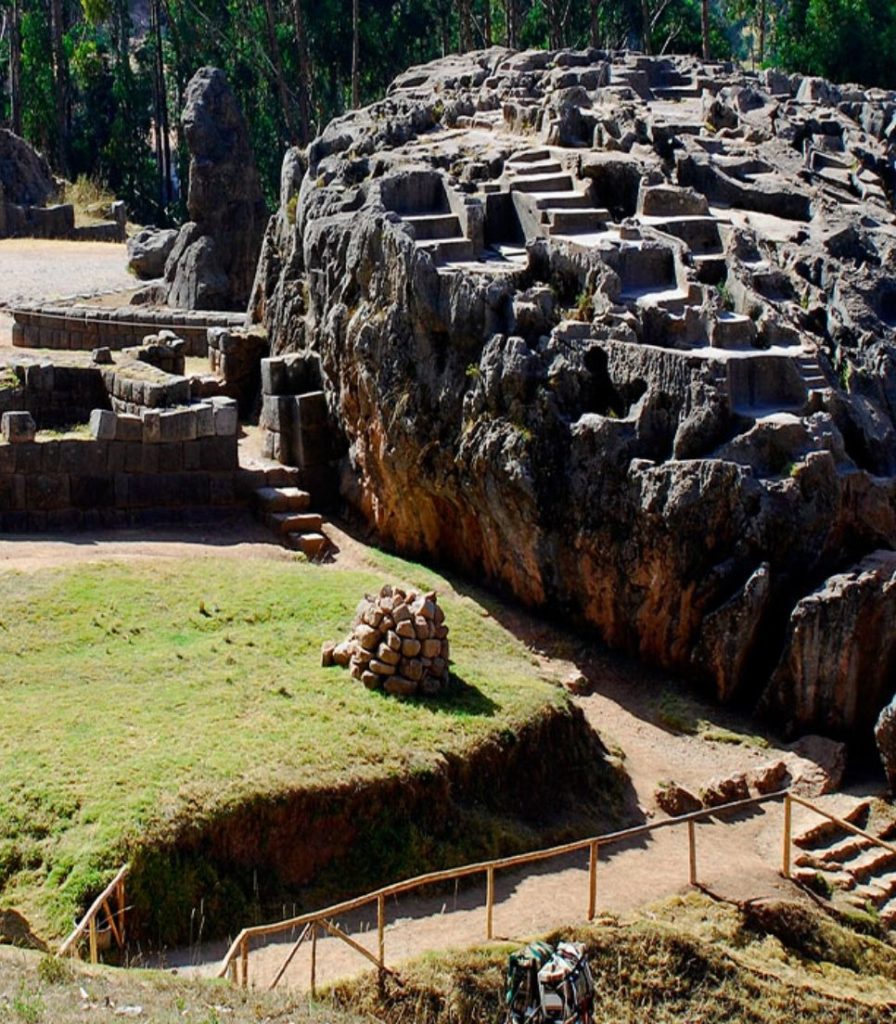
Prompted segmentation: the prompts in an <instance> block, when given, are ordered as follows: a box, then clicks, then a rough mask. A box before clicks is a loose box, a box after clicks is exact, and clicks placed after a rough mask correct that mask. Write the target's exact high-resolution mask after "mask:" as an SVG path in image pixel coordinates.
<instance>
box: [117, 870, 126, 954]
mask: <svg viewBox="0 0 896 1024" xmlns="http://www.w3.org/2000/svg"><path fill="white" fill-rule="evenodd" d="M124 912H125V891H124V879H123V878H122V880H121V881H120V882H119V883H118V935H119V937H120V939H121V948H122V949H124V944H125V931H124Z"/></svg>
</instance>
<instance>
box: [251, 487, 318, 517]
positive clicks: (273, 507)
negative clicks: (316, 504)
mask: <svg viewBox="0 0 896 1024" xmlns="http://www.w3.org/2000/svg"><path fill="white" fill-rule="evenodd" d="M255 501H256V504H257V505H258V508H259V511H261V512H263V513H272V512H304V511H305V510H306V509H307V508H308V506H309V505H310V504H311V495H310V494H309V493H308V492H307V491H303V490H301V489H300V488H298V487H259V488H258V490H257V491H256V492H255Z"/></svg>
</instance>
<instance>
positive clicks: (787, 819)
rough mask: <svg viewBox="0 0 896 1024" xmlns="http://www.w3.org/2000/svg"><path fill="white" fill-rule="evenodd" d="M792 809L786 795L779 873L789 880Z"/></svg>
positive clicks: (788, 795)
mask: <svg viewBox="0 0 896 1024" xmlns="http://www.w3.org/2000/svg"><path fill="white" fill-rule="evenodd" d="M792 808H793V804H792V803H791V800H790V794H789V793H788V794H787V795H786V796H785V797H784V860H783V864H782V865H781V873H782V874H783V875H784V877H785V878H790V843H791V829H792V827H793V821H792Z"/></svg>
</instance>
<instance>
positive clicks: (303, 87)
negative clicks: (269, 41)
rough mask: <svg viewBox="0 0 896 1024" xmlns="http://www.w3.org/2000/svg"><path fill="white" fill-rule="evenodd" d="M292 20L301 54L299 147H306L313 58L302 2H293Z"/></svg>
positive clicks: (309, 132)
mask: <svg viewBox="0 0 896 1024" xmlns="http://www.w3.org/2000/svg"><path fill="white" fill-rule="evenodd" d="M292 18H293V23H294V25H295V30H296V47H297V48H298V52H299V119H300V120H301V122H302V123H301V125H300V126H299V145H300V146H305V145H307V143H308V141H309V139H310V138H311V58H310V57H309V55H308V36H307V35H306V33H305V13H304V11H303V10H302V0H293V4H292Z"/></svg>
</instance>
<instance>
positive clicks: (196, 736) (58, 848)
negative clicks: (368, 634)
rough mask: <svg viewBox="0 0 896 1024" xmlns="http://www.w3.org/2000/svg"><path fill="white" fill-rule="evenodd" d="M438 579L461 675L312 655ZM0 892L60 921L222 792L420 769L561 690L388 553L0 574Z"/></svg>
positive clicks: (217, 803) (261, 795) (45, 928)
mask: <svg viewBox="0 0 896 1024" xmlns="http://www.w3.org/2000/svg"><path fill="white" fill-rule="evenodd" d="M399 579H403V580H405V581H407V582H410V583H412V584H413V585H416V586H425V587H427V588H428V587H436V588H438V589H439V590H440V601H441V603H442V604H443V606H444V608H445V611H446V615H447V622H448V624H449V626H450V627H451V631H452V633H451V639H452V656H453V659H454V662H455V664H454V672H455V674H456V676H457V677H458V678H459V679H460V680H461V681H462V685H461V686H459V687H458V688H457V689H456V690H455V691H454V692H452V693H451V694H449V695H447V696H445V697H444V698H441V699H439V700H436V701H431V700H423V699H421V700H414V701H404V702H402V701H398V700H396V699H394V698H389V697H386V696H384V695H383V694H381V693H373V692H369V691H367V690H365V689H364V688H363V687H362V686H361V685H360V684H358V683H355V682H354V681H352V680H350V678H349V676H348V673H347V672H346V671H345V670H343V669H340V668H329V669H323V668H321V666H320V646H321V643H322V641H324V640H328V639H341V638H342V637H343V636H344V635H345V634H346V633H347V631H348V629H349V626H350V623H351V620H352V617H353V613H354V608H355V606H356V604H357V602H358V600H359V598H360V597H361V595H362V594H363V593H364V592H365V591H372V590H374V589H375V588H377V587H379V586H380V585H381V584H382V583H383V582H385V581H388V580H399ZM0 664H2V666H3V669H2V672H0V697H2V707H3V708H4V713H3V716H2V719H3V720H2V728H0V792H2V793H3V794H4V800H3V801H2V803H0V907H7V908H9V907H14V908H16V909H17V910H18V911H20V912H21V913H22V914H24V915H25V917H26V918H27V919H28V921H29V922H30V924H31V926H32V927H33V929H34V930H35V931H36V932H38V933H40V934H43V935H53V934H56V935H58V934H61V933H64V932H65V931H66V930H67V929H68V927H69V924H70V922H71V920H72V918H73V916H74V915H75V913H76V912H77V911H78V910H79V909H80V908H82V907H83V905H84V903H85V900H86V899H87V897H88V896H90V895H92V894H93V893H94V892H96V891H97V889H98V888H99V887H100V886H101V884H102V883H103V882H104V881H105V880H106V879H107V878H108V877H109V874H110V872H112V871H114V869H115V868H116V867H117V866H118V865H119V864H120V863H121V862H122V861H124V860H125V859H127V858H129V857H134V856H135V855H139V853H140V851H141V850H146V849H147V848H151V847H152V846H153V845H155V844H159V843H165V842H167V841H169V840H171V839H172V837H173V836H175V835H177V834H178V833H180V832H183V831H184V829H191V830H193V831H194V832H195V831H196V830H201V829H202V827H203V823H204V822H208V821H211V820H212V819H214V818H216V817H220V816H221V815H222V814H226V813H227V812H228V810H229V809H233V808H236V807H238V806H240V805H245V804H246V803H250V804H251V803H253V802H254V803H256V804H260V803H263V802H264V801H276V800H277V799H279V798H281V797H282V796H283V795H284V794H291V793H295V792H297V791H300V790H308V789H315V788H325V787H332V786H336V785H339V786H345V785H350V786H354V787H355V788H358V787H359V786H361V785H364V784H367V783H370V782H372V781H374V780H376V779H381V778H383V777H389V776H391V777H394V776H395V775H397V774H402V775H408V774H410V775H414V774H415V773H416V774H425V773H427V772H429V773H431V772H432V770H433V768H434V767H435V766H436V765H438V764H440V763H444V761H445V759H446V758H449V759H450V758H457V757H462V756H466V754H467V753H468V752H469V751H470V750H471V749H473V748H475V747H476V746H477V745H480V744H482V743H484V742H486V741H487V740H489V739H490V738H494V737H495V736H507V735H510V736H512V735H513V734H515V733H516V731H517V730H519V729H520V728H522V727H523V726H524V724H525V723H526V722H528V721H531V719H532V718H533V716H537V715H538V714H539V713H541V712H543V711H544V709H545V708H562V707H563V705H564V703H565V698H564V696H563V694H562V692H561V691H559V690H558V689H557V688H556V687H554V686H552V685H550V684H549V683H548V682H546V681H545V680H544V679H541V678H539V677H538V675H537V672H536V670H535V669H534V668H533V662H532V658H531V657H530V655H529V654H528V653H527V651H526V650H525V647H524V646H523V645H522V644H521V643H520V642H519V641H518V640H516V639H515V638H514V637H513V636H511V635H510V634H509V633H507V632H506V631H505V630H504V629H502V628H501V627H500V626H499V625H498V624H497V623H496V622H495V620H494V619H493V618H491V617H490V616H489V614H488V613H487V612H486V611H485V609H484V608H483V607H482V606H481V605H480V604H479V603H478V602H477V600H476V599H475V598H474V597H466V596H459V595H457V594H453V593H450V592H449V588H448V586H447V585H446V584H445V583H444V581H443V580H440V578H439V577H437V576H435V575H433V574H432V573H428V572H426V571H425V570H422V569H420V568H419V567H417V566H413V565H411V564H410V563H406V562H402V561H400V560H398V559H393V558H385V557H384V558H383V561H382V563H381V564H380V565H379V566H378V567H377V569H376V570H372V571H370V572H361V571H358V572H348V571H341V570H337V569H335V568H326V567H319V566H313V565H308V564H301V563H298V562H295V563H293V562H281V561H271V560H263V559H258V560H251V559H250V560H240V561H237V560H234V559H223V558H222V559H212V558H201V559H195V560H187V561H184V562H181V563H179V564H172V563H171V562H162V561H158V562H143V563H140V564H136V565H134V564H132V565H122V564H103V565H97V564H94V565H88V566H86V567H85V566H81V567H77V568H75V569H72V570H65V571H55V572H41V573H38V574H35V575H22V574H15V573H12V574H9V573H7V574H2V575H0Z"/></svg>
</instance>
